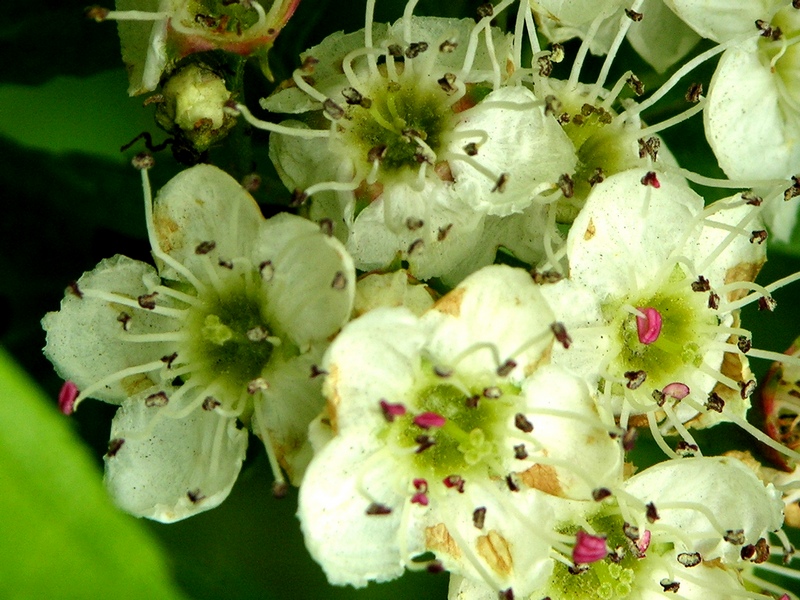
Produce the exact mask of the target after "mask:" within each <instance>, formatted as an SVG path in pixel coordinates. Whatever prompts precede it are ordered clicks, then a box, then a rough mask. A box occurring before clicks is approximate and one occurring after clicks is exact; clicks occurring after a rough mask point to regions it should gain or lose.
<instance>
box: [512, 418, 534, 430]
mask: <svg viewBox="0 0 800 600" xmlns="http://www.w3.org/2000/svg"><path fill="white" fill-rule="evenodd" d="M514 427H516V428H517V429H519V430H520V431H522V432H523V433H530V432H531V431H533V423H531V422H530V421H529V420H528V419H527V417H526V416H525V415H523V414H522V413H517V414H516V415H514Z"/></svg>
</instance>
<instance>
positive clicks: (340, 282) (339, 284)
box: [331, 271, 347, 290]
mask: <svg viewBox="0 0 800 600" xmlns="http://www.w3.org/2000/svg"><path fill="white" fill-rule="evenodd" d="M331 287H332V288H333V289H335V290H343V289H345V288H347V277H345V274H344V273H343V272H342V271H336V275H334V276H333V281H332V282H331Z"/></svg>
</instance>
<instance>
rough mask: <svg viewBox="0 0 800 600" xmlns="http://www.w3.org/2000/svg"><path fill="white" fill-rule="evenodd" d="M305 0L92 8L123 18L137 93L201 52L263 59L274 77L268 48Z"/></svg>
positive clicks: (131, 1)
mask: <svg viewBox="0 0 800 600" xmlns="http://www.w3.org/2000/svg"><path fill="white" fill-rule="evenodd" d="M298 4H299V0H275V1H274V2H272V3H271V5H270V8H269V11H268V12H267V11H265V10H264V8H263V7H262V6H261V3H260V2H259V1H258V0H251V1H249V2H246V3H245V2H216V1H214V0H199V1H192V2H189V1H187V0H117V2H116V7H117V10H115V11H110V10H108V9H104V8H100V7H96V6H95V7H92V8H91V9H89V10H88V13H87V14H88V16H90V17H92V18H94V19H95V20H97V21H98V22H99V21H105V20H107V19H108V20H116V21H119V36H120V41H121V45H122V60H124V61H125V64H126V65H127V66H128V78H129V80H130V87H129V88H128V93H129V94H130V95H131V96H135V95H136V94H144V93H145V92H149V91H152V90H154V89H156V87H157V86H158V83H159V80H160V79H161V76H162V74H164V73H165V72H167V73H168V72H170V71H171V70H172V69H173V68H174V67H175V65H176V63H177V62H178V61H179V60H180V59H182V58H184V57H185V56H188V55H189V54H192V53H195V52H203V51H207V50H226V51H228V52H234V53H236V54H241V55H242V56H250V55H253V56H256V57H258V59H259V61H260V63H261V68H262V70H263V71H264V73H265V74H266V75H267V76H268V77H269V76H270V71H269V64H268V63H267V52H268V51H269V49H270V48H271V47H272V44H273V42H274V41H275V38H276V37H277V36H278V33H279V32H280V30H281V29H282V28H283V26H284V25H285V24H286V22H287V21H288V20H289V18H290V17H291V16H292V14H293V13H294V10H295V8H297V5H298Z"/></svg>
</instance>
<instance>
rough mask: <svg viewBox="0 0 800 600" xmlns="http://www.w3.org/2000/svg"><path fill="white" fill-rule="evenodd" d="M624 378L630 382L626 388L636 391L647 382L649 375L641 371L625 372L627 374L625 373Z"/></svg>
mask: <svg viewBox="0 0 800 600" xmlns="http://www.w3.org/2000/svg"><path fill="white" fill-rule="evenodd" d="M623 377H625V379H627V380H628V383H626V384H625V387H626V388H628V389H629V390H635V389H638V388H639V387H640V386H641V385H642V384H643V383H644V382H645V381H646V380H647V373H645V372H644V371H641V370H639V371H625V373H623Z"/></svg>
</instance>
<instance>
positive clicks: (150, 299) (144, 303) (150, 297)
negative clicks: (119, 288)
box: [136, 292, 158, 310]
mask: <svg viewBox="0 0 800 600" xmlns="http://www.w3.org/2000/svg"><path fill="white" fill-rule="evenodd" d="M156 296H158V292H153V293H152V294H142V295H141V296H139V297H138V298H137V299H136V301H137V302H138V303H139V306H141V307H142V308H145V309H147V310H153V309H154V308H155V307H156Z"/></svg>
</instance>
